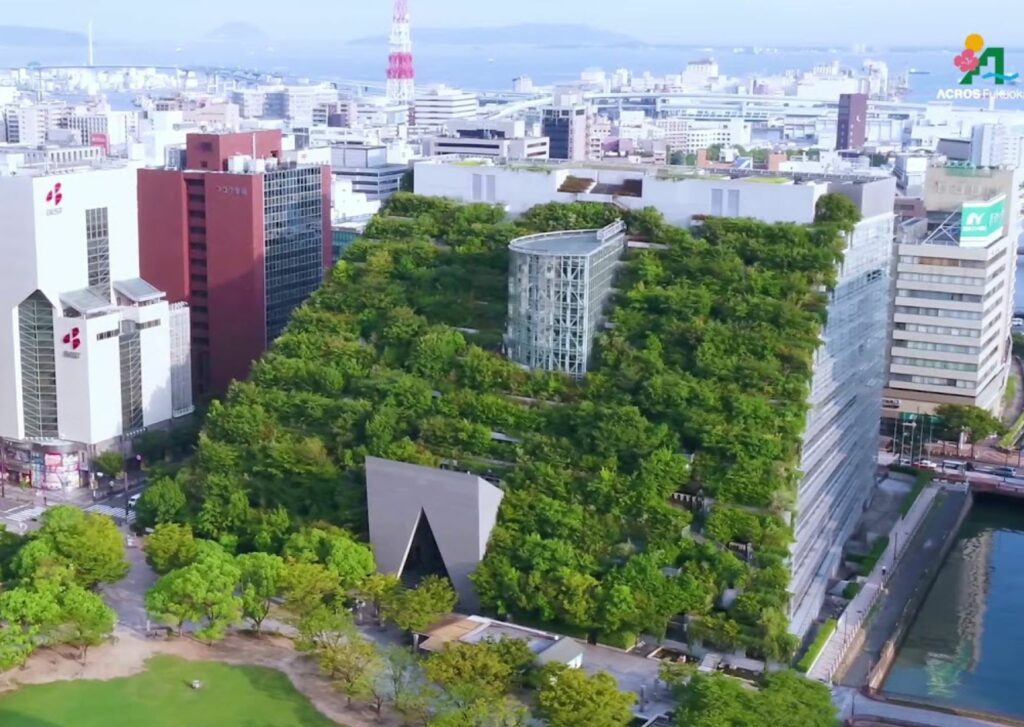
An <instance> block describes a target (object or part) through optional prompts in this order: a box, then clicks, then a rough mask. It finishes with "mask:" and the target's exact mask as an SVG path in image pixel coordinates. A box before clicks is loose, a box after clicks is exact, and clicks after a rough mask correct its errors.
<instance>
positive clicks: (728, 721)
mask: <svg viewBox="0 0 1024 727" xmlns="http://www.w3.org/2000/svg"><path fill="white" fill-rule="evenodd" d="M675 690H676V694H677V696H678V697H679V706H678V708H677V710H676V724H678V725H679V726H680V727H723V726H729V727H731V726H733V725H737V726H742V727H776V726H777V725H780V724H792V725H800V727H834V726H835V724H836V709H835V706H834V705H833V704H832V698H831V694H830V692H829V689H828V687H827V686H825V685H824V684H821V683H819V682H815V681H811V680H809V679H805V678H803V677H801V676H800V675H798V674H796V673H795V672H792V671H781V672H775V673H772V674H769V675H767V676H765V678H764V681H763V683H762V684H761V688H760V689H757V690H753V689H749V688H747V687H746V686H744V684H743V683H742V682H740V681H739V680H737V679H733V678H732V677H727V676H725V675H724V674H711V675H708V674H695V675H693V676H692V678H690V680H689V681H688V682H685V683H684V682H679V683H677V684H676V686H675Z"/></svg>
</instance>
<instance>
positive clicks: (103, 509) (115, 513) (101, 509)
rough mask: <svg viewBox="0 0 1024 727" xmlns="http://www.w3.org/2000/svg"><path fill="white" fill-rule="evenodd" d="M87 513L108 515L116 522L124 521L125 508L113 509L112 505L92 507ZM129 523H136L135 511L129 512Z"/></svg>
mask: <svg viewBox="0 0 1024 727" xmlns="http://www.w3.org/2000/svg"><path fill="white" fill-rule="evenodd" d="M85 511H86V512H95V513H98V514H100V515H107V516H109V517H112V518H113V519H114V520H115V521H116V522H120V521H122V520H124V508H123V507H112V506H110V505H90V506H89V507H87V508H85ZM128 522H129V523H133V522H135V511H134V510H129V511H128Z"/></svg>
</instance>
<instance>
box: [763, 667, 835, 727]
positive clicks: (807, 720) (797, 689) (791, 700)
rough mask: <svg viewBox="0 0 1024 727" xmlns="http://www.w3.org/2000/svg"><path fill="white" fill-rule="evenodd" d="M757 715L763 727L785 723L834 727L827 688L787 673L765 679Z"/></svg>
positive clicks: (829, 694) (776, 673) (833, 709)
mask: <svg viewBox="0 0 1024 727" xmlns="http://www.w3.org/2000/svg"><path fill="white" fill-rule="evenodd" d="M758 712H759V713H760V714H762V715H764V724H765V725H766V727H775V726H776V725H780V724H786V723H788V724H794V725H797V724H798V725H806V727H832V726H833V725H834V724H835V723H836V707H835V705H834V704H833V703H832V695H831V693H830V692H829V689H828V687H827V686H825V685H824V684H822V683H821V682H816V681H813V680H811V679H805V678H804V677H802V676H800V675H799V674H797V673H796V672H794V671H790V670H786V671H779V672H773V673H771V674H768V675H767V676H765V678H764V687H763V689H762V690H761V692H760V694H759V698H758Z"/></svg>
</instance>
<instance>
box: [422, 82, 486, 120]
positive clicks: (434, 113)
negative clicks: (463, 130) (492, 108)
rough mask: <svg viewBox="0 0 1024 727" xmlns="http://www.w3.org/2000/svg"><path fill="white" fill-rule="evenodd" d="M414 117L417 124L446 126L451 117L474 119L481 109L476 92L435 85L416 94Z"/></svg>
mask: <svg viewBox="0 0 1024 727" xmlns="http://www.w3.org/2000/svg"><path fill="white" fill-rule="evenodd" d="M414 109H415V113H414V119H415V123H416V126H427V127H438V126H444V123H445V122H446V121H449V120H451V119H472V118H474V117H475V116H476V115H477V113H478V112H479V110H480V101H479V99H478V98H477V95H476V94H475V93H469V92H468V91H461V90H459V89H457V88H448V87H447V86H434V87H432V88H427V89H425V90H423V91H421V92H420V93H419V94H418V95H417V96H416V102H415V106H414Z"/></svg>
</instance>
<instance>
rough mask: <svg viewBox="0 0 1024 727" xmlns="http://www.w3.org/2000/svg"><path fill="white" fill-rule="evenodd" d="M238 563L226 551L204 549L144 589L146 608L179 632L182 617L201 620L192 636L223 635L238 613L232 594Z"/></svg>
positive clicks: (210, 638) (236, 599)
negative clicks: (192, 560) (198, 554)
mask: <svg viewBox="0 0 1024 727" xmlns="http://www.w3.org/2000/svg"><path fill="white" fill-rule="evenodd" d="M239 575H240V573H239V570H238V566H237V565H235V561H234V559H233V558H232V557H231V556H230V555H228V554H227V553H226V552H223V551H220V552H219V553H217V552H215V551H214V550H213V549H204V552H202V553H201V554H200V556H199V558H198V560H196V562H194V563H192V564H191V565H187V566H185V567H184V568H179V569H178V570H173V571H171V572H170V573H168V574H167V575H164V576H161V578H160V579H159V580H158V581H157V582H156V584H155V585H154V586H153V588H151V589H150V590H149V591H148V592H147V593H146V610H148V611H149V612H150V613H151V614H153V615H154V616H156V617H158V618H160V619H163V620H165V621H168V622H170V623H171V624H173V625H174V626H175V628H176V629H177V630H178V633H179V634H181V631H182V626H183V625H184V623H185V621H194V622H196V623H201V624H203V626H202V628H200V629H199V630H197V631H196V636H198V637H199V638H201V639H204V640H207V641H214V640H216V639H220V638H223V637H224V632H225V630H226V629H227V627H228V626H230V625H231V624H232V623H234V622H235V621H237V620H238V619H239V617H240V616H241V599H239V597H238V596H236V595H235V588H236V587H237V585H238V579H239Z"/></svg>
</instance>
